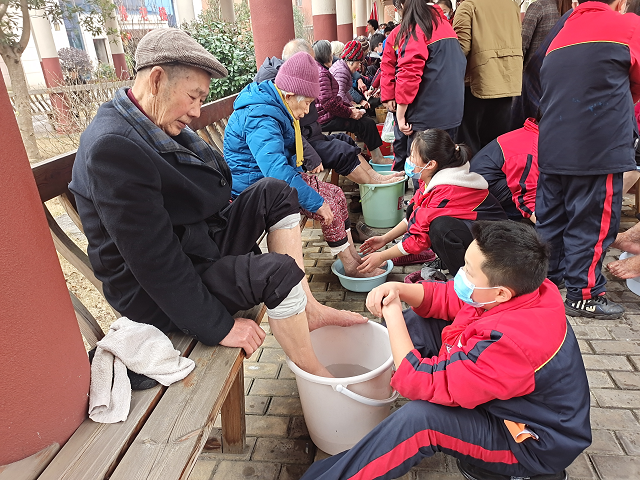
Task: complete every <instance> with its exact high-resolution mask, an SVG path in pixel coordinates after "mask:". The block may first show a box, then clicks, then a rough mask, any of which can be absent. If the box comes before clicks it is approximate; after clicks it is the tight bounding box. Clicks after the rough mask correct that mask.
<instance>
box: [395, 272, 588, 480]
mask: <svg viewBox="0 0 640 480" xmlns="http://www.w3.org/2000/svg"><path fill="white" fill-rule="evenodd" d="M422 285H423V288H424V300H423V302H422V304H421V305H420V306H419V307H417V308H415V309H414V310H415V312H416V313H417V314H418V315H420V316H421V317H424V318H425V322H428V321H429V318H439V319H444V320H449V321H452V324H451V325H450V326H447V327H446V328H445V329H444V330H443V332H442V347H441V348H440V351H439V353H438V355H437V356H434V357H432V358H422V357H421V356H420V353H419V352H418V350H412V351H411V352H409V353H408V354H407V356H406V357H405V359H403V360H402V363H401V364H400V368H398V370H397V372H396V373H395V375H394V376H393V378H392V379H391V385H392V386H393V387H394V388H395V389H397V390H398V391H399V392H400V394H402V395H403V396H405V397H407V398H409V399H412V400H426V401H429V402H432V403H438V404H441V405H447V406H452V407H453V406H460V407H464V408H480V409H483V410H485V411H486V412H487V413H488V414H491V415H494V416H496V417H498V418H501V419H503V420H510V421H513V422H516V423H524V424H525V425H527V428H528V429H529V430H531V431H532V432H533V433H534V434H535V436H536V437H537V439H535V437H534V438H529V439H527V440H525V441H524V442H522V443H517V442H515V441H514V442H510V443H511V450H512V451H513V453H514V455H515V456H516V458H517V459H518V461H520V462H522V463H523V464H524V465H525V466H529V467H531V468H540V467H537V466H538V465H541V466H542V467H541V468H543V469H547V470H549V471H556V472H557V471H562V469H563V468H566V466H567V465H569V464H570V463H571V462H572V461H573V460H574V459H575V458H576V457H577V456H578V455H579V454H580V452H582V451H583V450H584V449H585V448H586V447H587V446H588V445H589V444H590V443H591V428H590V424H589V385H588V382H587V376H586V372H585V369H584V365H583V363H582V357H581V355H580V348H579V346H578V341H577V340H576V338H575V335H574V334H573V330H572V329H571V326H570V325H569V323H568V322H567V320H566V317H565V312H564V305H563V301H562V297H561V296H560V293H559V292H558V289H557V287H556V286H555V285H554V284H553V283H552V282H551V281H550V280H545V281H544V282H543V283H542V285H541V286H540V288H539V289H538V290H536V291H535V292H533V293H529V294H526V295H521V296H519V297H515V298H513V299H511V300H509V301H508V302H505V303H503V304H500V305H497V306H496V307H494V308H492V309H491V310H485V309H484V308H475V307H472V306H470V305H467V304H465V303H463V302H462V301H461V300H460V299H459V298H458V296H457V295H456V293H455V291H454V288H453V281H449V282H447V283H442V282H424V283H423V284H422ZM453 414H454V412H452V415H453ZM493 434H495V435H509V433H508V431H507V429H506V426H505V430H504V431H503V432H499V431H498V432H493Z"/></svg>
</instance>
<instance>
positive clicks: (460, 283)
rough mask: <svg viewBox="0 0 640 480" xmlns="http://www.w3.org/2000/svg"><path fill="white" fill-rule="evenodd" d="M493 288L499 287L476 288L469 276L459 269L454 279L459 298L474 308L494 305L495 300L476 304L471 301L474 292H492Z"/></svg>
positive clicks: (454, 287)
mask: <svg viewBox="0 0 640 480" xmlns="http://www.w3.org/2000/svg"><path fill="white" fill-rule="evenodd" d="M493 288H499V287H476V286H475V285H474V284H473V283H471V280H469V279H468V278H467V274H466V273H465V272H464V270H463V269H461V268H460V269H458V273H456V276H455V277H454V279H453V289H454V290H455V292H456V295H458V298H459V299H460V300H462V301H463V302H464V303H468V304H469V305H471V306H472V307H482V306H483V305H489V304H490V303H494V302H495V300H492V301H490V302H482V303H480V302H474V301H473V300H472V299H471V295H472V294H473V291H474V290H491V289H493Z"/></svg>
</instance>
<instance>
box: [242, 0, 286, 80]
mask: <svg viewBox="0 0 640 480" xmlns="http://www.w3.org/2000/svg"><path fill="white" fill-rule="evenodd" d="M249 9H250V10H251V30H252V31H253V43H254V45H255V49H256V65H257V66H258V68H260V66H261V65H262V62H264V59H265V58H267V57H278V58H280V57H281V56H282V49H283V48H284V46H285V44H286V43H287V42H288V41H289V40H293V39H294V38H296V31H295V28H294V26H293V5H292V3H291V0H252V1H251V2H249Z"/></svg>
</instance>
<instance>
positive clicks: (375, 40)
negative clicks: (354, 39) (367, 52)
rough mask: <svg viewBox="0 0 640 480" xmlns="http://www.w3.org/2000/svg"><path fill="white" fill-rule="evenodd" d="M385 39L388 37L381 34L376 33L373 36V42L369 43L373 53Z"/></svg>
mask: <svg viewBox="0 0 640 480" xmlns="http://www.w3.org/2000/svg"><path fill="white" fill-rule="evenodd" d="M385 38H386V37H385V36H384V35H383V34H381V33H374V34H373V35H371V40H370V41H369V48H370V49H371V51H372V52H373V51H374V50H375V49H376V47H377V46H378V45H380V44H381V43H382V42H384V39H385Z"/></svg>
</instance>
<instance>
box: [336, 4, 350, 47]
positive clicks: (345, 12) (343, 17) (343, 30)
mask: <svg viewBox="0 0 640 480" xmlns="http://www.w3.org/2000/svg"><path fill="white" fill-rule="evenodd" d="M336 23H337V24H338V40H340V41H341V42H342V43H347V42H349V41H351V40H353V10H352V9H351V0H336Z"/></svg>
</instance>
